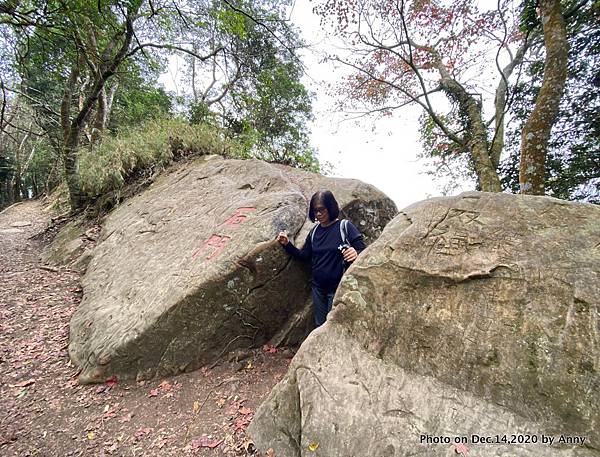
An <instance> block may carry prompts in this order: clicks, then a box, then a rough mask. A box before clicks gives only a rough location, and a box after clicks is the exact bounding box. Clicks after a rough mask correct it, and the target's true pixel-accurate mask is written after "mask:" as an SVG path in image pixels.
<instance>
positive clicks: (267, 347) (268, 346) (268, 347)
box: [262, 344, 277, 354]
mask: <svg viewBox="0 0 600 457" xmlns="http://www.w3.org/2000/svg"><path fill="white" fill-rule="evenodd" d="M262 349H263V352H266V353H268V354H275V353H276V352H277V348H276V347H275V346H273V345H272V344H265V345H264V346H263V348H262Z"/></svg>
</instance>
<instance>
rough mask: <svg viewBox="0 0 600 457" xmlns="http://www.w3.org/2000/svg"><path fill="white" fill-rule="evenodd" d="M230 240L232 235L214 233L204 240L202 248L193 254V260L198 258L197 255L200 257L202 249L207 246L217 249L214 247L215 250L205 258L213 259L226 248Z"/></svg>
mask: <svg viewBox="0 0 600 457" xmlns="http://www.w3.org/2000/svg"><path fill="white" fill-rule="evenodd" d="M229 240H231V237H230V236H221V235H212V236H211V237H210V238H209V239H208V240H206V241H205V242H204V244H203V245H202V247H201V248H200V249H198V250H197V251H196V252H194V254H193V255H192V260H194V259H196V257H198V256H199V255H200V253H201V252H202V251H204V250H205V249H207V248H208V249H210V248H211V247H212V248H215V249H213V251H212V252H211V253H210V254H209V255H207V256H206V257H205V260H212V259H213V258H214V257H216V256H217V255H219V254H220V252H221V251H222V250H223V249H225V246H227V243H229Z"/></svg>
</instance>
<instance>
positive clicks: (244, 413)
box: [238, 406, 253, 416]
mask: <svg viewBox="0 0 600 457" xmlns="http://www.w3.org/2000/svg"><path fill="white" fill-rule="evenodd" d="M238 411H239V412H240V414H243V415H244V416H245V415H247V414H252V413H253V411H252V410H251V409H250V408H246V407H245V406H242V407H241V408H240V409H239V410H238Z"/></svg>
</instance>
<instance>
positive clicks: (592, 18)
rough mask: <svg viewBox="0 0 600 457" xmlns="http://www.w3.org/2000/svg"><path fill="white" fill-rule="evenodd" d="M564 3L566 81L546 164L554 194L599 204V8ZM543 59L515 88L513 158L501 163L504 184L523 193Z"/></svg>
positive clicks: (509, 144)
mask: <svg viewBox="0 0 600 457" xmlns="http://www.w3.org/2000/svg"><path fill="white" fill-rule="evenodd" d="M571 3H572V2H570V3H568V4H566V5H565V10H566V11H572V13H571V14H569V15H567V30H568V32H569V45H570V53H569V64H568V80H567V84H566V87H565V95H564V97H563V100H562V102H561V105H560V111H559V116H558V119H557V121H556V123H555V125H554V128H553V130H552V134H551V138H550V143H549V151H548V157H547V161H546V188H547V193H548V195H550V196H553V197H557V198H562V199H566V200H581V201H587V202H591V203H600V76H599V74H598V68H600V4H599V3H598V2H596V3H595V4H594V3H592V2H591V1H588V2H586V3H585V4H583V5H578V6H577V7H576V9H574V10H573V9H571V8H570V7H572V6H573V5H572V4H571ZM543 70H544V67H543V61H542V60H536V61H533V62H532V63H530V64H529V65H528V67H527V68H526V71H527V75H528V77H529V78H530V80H529V81H527V82H526V83H522V84H520V85H518V86H517V87H515V88H514V99H515V103H514V104H513V107H512V110H511V114H512V118H513V122H512V123H511V124H510V129H509V131H508V135H507V136H508V141H507V149H508V151H509V156H508V157H507V158H506V159H505V160H504V161H503V163H502V165H501V173H502V175H503V179H502V182H503V185H504V186H505V187H507V188H509V189H511V190H512V191H514V192H517V191H518V189H519V168H518V167H519V156H518V154H519V149H518V145H519V143H520V132H521V128H522V125H523V124H524V122H525V120H526V119H527V116H528V115H529V113H530V112H531V109H532V107H533V104H534V102H535V99H536V97H537V94H538V92H539V88H540V86H541V82H542V75H543Z"/></svg>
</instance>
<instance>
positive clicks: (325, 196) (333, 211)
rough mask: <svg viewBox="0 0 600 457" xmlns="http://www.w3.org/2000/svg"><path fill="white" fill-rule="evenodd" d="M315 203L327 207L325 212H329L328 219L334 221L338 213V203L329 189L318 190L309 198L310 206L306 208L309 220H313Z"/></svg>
mask: <svg viewBox="0 0 600 457" xmlns="http://www.w3.org/2000/svg"><path fill="white" fill-rule="evenodd" d="M317 203H322V204H323V206H325V208H327V213H329V220H330V221H334V220H336V219H337V217H338V216H339V215H340V206H339V205H338V202H337V200H336V199H335V197H334V196H333V194H332V193H331V191H329V190H320V191H318V192H315V194H314V195H313V196H312V197H311V199H310V207H309V208H308V218H309V219H310V220H311V221H315V220H316V217H315V205H316V204H317Z"/></svg>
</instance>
